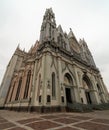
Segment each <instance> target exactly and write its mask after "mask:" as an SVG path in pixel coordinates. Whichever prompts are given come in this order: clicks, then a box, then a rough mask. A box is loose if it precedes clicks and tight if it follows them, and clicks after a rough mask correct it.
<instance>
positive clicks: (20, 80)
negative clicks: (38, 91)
mask: <svg viewBox="0 0 109 130" xmlns="http://www.w3.org/2000/svg"><path fill="white" fill-rule="evenodd" d="M21 85H22V77H20V79H19V83H18V88H17V91H16V97H15V100H18V99H19V95H20V89H21Z"/></svg>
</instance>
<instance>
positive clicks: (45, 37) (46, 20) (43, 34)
mask: <svg viewBox="0 0 109 130" xmlns="http://www.w3.org/2000/svg"><path fill="white" fill-rule="evenodd" d="M52 40H53V41H56V22H55V15H54V13H53V11H52V8H50V9H46V12H45V15H44V17H43V22H42V26H41V31H40V44H41V43H43V42H45V41H52Z"/></svg>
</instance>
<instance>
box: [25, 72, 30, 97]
mask: <svg viewBox="0 0 109 130" xmlns="http://www.w3.org/2000/svg"><path fill="white" fill-rule="evenodd" d="M30 79H31V70H29V71H28V74H27V80H26V85H25V91H24V99H27V98H28V91H29V86H30Z"/></svg>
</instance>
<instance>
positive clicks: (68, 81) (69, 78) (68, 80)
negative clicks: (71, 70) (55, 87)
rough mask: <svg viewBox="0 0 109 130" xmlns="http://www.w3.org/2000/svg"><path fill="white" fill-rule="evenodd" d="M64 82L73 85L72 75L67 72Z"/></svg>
mask: <svg viewBox="0 0 109 130" xmlns="http://www.w3.org/2000/svg"><path fill="white" fill-rule="evenodd" d="M64 83H65V84H66V85H73V80H72V77H71V76H70V75H69V74H68V73H66V74H65V76H64Z"/></svg>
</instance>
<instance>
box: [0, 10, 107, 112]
mask: <svg viewBox="0 0 109 130" xmlns="http://www.w3.org/2000/svg"><path fill="white" fill-rule="evenodd" d="M108 103H109V95H108V91H107V88H106V86H105V84H104V82H103V79H102V77H101V74H100V72H99V70H98V68H97V67H96V65H95V62H94V60H93V56H92V54H91V52H90V50H89V48H88V46H87V43H86V42H85V40H84V39H80V41H77V39H76V37H75V35H74V33H73V32H72V29H70V32H69V34H67V33H65V32H64V31H63V29H62V27H61V25H59V26H58V27H57V25H56V21H55V15H54V13H53V11H52V9H51V8H50V9H46V11H45V15H44V17H43V22H42V26H41V31H40V39H39V41H36V43H35V44H34V46H32V47H31V48H30V50H29V51H28V52H25V51H24V50H21V49H20V47H19V46H18V47H17V48H16V50H15V52H14V54H13V56H12V58H11V60H10V62H9V64H8V66H7V69H6V72H5V75H4V78H3V81H2V84H1V88H0V106H1V107H3V108H4V109H10V110H18V111H37V112H56V111H74V110H77V111H84V110H92V109H100V108H101V107H102V106H103V105H104V106H106V104H108Z"/></svg>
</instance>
